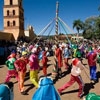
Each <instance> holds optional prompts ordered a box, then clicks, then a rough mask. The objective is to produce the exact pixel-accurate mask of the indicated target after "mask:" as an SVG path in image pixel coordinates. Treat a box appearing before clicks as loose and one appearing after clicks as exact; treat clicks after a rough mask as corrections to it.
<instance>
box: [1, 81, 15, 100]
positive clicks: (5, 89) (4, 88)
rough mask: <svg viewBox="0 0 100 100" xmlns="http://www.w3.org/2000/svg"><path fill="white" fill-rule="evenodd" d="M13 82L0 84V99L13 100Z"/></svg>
mask: <svg viewBox="0 0 100 100" xmlns="http://www.w3.org/2000/svg"><path fill="white" fill-rule="evenodd" d="M13 96H14V94H13V83H12V82H8V83H4V84H0V100H14V98H13Z"/></svg>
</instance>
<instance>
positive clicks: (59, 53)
mask: <svg viewBox="0 0 100 100" xmlns="http://www.w3.org/2000/svg"><path fill="white" fill-rule="evenodd" d="M56 47H57V48H56V51H55V55H56V68H57V73H58V77H59V78H60V77H61V75H62V70H61V67H62V66H63V61H62V50H61V49H60V48H59V46H58V44H57V45H56Z"/></svg>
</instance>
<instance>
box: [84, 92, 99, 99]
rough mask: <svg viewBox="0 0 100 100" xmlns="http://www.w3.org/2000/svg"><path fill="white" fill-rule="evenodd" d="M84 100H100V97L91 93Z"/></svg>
mask: <svg viewBox="0 0 100 100" xmlns="http://www.w3.org/2000/svg"><path fill="white" fill-rule="evenodd" d="M84 100H100V95H96V94H95V93H89V94H88V95H87V96H86V98H85V99H84Z"/></svg>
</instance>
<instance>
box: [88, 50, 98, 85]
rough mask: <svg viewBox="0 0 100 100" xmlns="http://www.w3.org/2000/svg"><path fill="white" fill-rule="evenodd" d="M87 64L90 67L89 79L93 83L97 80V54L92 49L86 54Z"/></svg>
mask: <svg viewBox="0 0 100 100" xmlns="http://www.w3.org/2000/svg"><path fill="white" fill-rule="evenodd" d="M87 59H88V64H89V68H90V79H91V80H93V81H94V82H95V83H96V82H97V75H96V69H97V67H96V60H97V54H96V52H94V51H90V52H88V54H87Z"/></svg>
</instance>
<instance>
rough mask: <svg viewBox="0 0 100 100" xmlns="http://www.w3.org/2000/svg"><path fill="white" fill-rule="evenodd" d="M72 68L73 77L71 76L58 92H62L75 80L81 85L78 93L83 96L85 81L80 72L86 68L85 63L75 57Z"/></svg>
mask: <svg viewBox="0 0 100 100" xmlns="http://www.w3.org/2000/svg"><path fill="white" fill-rule="evenodd" d="M72 66H73V67H72V70H71V78H70V81H69V82H67V83H66V84H65V85H63V86H62V87H61V88H59V89H58V92H59V93H60V94H61V92H62V91H63V90H65V89H66V88H68V87H70V86H71V85H73V84H74V83H75V82H77V83H78V85H79V93H78V97H80V98H81V97H82V95H83V87H84V84H83V81H82V79H81V77H80V73H81V70H83V69H84V66H83V64H82V63H81V61H80V60H79V59H77V58H75V59H73V60H72Z"/></svg>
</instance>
